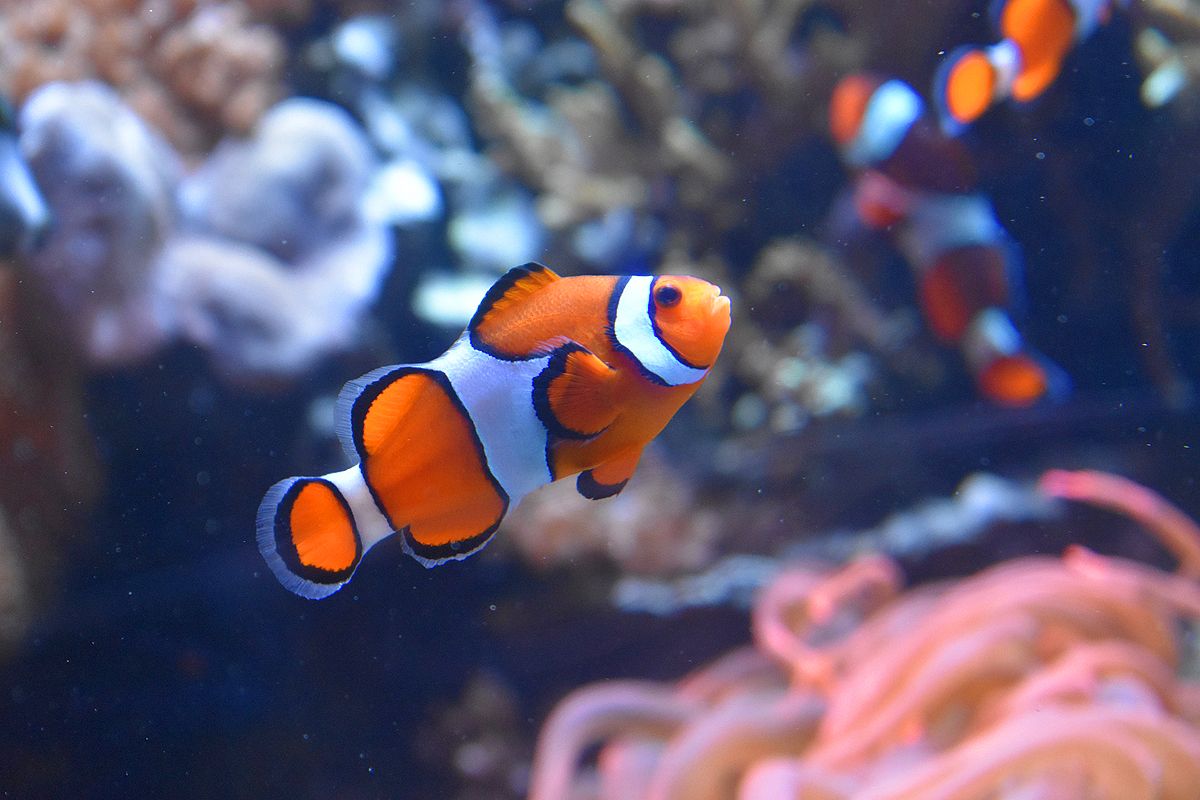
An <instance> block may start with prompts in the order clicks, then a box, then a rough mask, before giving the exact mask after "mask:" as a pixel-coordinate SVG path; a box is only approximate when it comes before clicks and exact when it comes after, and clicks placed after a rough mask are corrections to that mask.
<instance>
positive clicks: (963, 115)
mask: <svg viewBox="0 0 1200 800" xmlns="http://www.w3.org/2000/svg"><path fill="white" fill-rule="evenodd" d="M996 84H997V75H996V67H995V65H993V64H992V62H991V60H990V59H989V58H988V55H987V53H986V52H985V51H983V50H981V49H979V48H976V47H960V48H958V49H957V50H955V51H954V52H952V53H951V54H950V55H949V57H948V58H947V59H946V60H945V61H944V62H942V64H941V66H940V67H938V71H937V76H936V78H935V79H934V90H933V94H934V101H935V104H936V106H937V109H938V114H939V115H940V116H941V118H942V125H943V127H944V128H945V129H946V130H947V132H948V133H951V134H956V133H959V132H961V131H962V129H963V128H965V127H966V126H967V125H970V124H971V123H972V122H974V121H975V120H977V119H979V117H981V116H983V112H985V111H987V110H988V107H989V106H991V104H992V101H993V100H994V99H995V96H996Z"/></svg>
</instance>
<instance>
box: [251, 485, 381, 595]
mask: <svg viewBox="0 0 1200 800" xmlns="http://www.w3.org/2000/svg"><path fill="white" fill-rule="evenodd" d="M257 528H258V549H259V551H260V552H262V555H263V558H264V559H266V562H267V565H268V566H270V568H271V571H272V572H273V573H275V577H276V578H278V579H279V582H280V583H282V584H283V585H284V586H285V587H286V588H288V589H290V590H291V591H293V592H295V593H296V594H298V595H300V596H301V597H307V598H309V599H312V600H319V599H321V598H323V597H328V596H329V595H331V594H333V593H334V592H336V591H337V590H338V589H340V588H341V587H342V584H344V583H346V581H348V580H350V577H351V576H352V575H353V574H354V570H355V569H356V568H357V567H358V563H359V561H361V560H362V555H363V542H362V537H361V536H360V534H359V531H358V526H357V525H356V524H355V520H354V514H353V512H352V511H351V509H350V504H349V503H348V502H347V501H346V498H345V496H344V495H343V494H342V492H341V490H340V489H338V487H337V486H336V485H334V484H333V483H332V482H331V481H329V480H327V479H326V478H288V479H287V480H283V481H280V482H279V483H277V484H275V485H274V486H272V487H271V488H270V490H269V491H268V492H267V494H266V496H265V497H264V498H263V501H262V503H261V504H260V505H259V507H258V526H257Z"/></svg>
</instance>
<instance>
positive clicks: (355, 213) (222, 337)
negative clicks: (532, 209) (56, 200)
mask: <svg viewBox="0 0 1200 800" xmlns="http://www.w3.org/2000/svg"><path fill="white" fill-rule="evenodd" d="M375 168H376V162H375V157H374V155H373V153H372V152H371V150H370V148H369V146H368V144H367V141H366V139H365V137H364V136H363V134H362V132H361V131H360V130H359V128H358V126H357V125H356V124H355V123H354V121H353V120H352V119H351V118H350V117H349V115H347V114H346V113H345V112H343V111H342V110H341V109H339V108H337V107H336V106H333V105H331V104H329V103H324V102H320V101H316V100H305V99H291V100H286V101H284V102H282V103H280V104H279V105H277V106H275V107H274V108H272V109H271V110H270V111H269V112H268V113H267V114H266V115H265V116H264V117H263V118H262V119H261V120H260V122H259V124H258V125H257V127H256V128H255V130H254V132H253V134H252V136H251V137H249V138H248V139H237V140H227V141H224V142H222V143H221V145H220V146H219V147H218V148H217V149H216V150H215V151H214V152H213V154H212V155H211V156H210V157H209V158H208V160H207V161H206V162H205V163H204V165H203V167H201V169H199V170H198V171H196V172H194V173H192V174H191V175H189V176H188V178H187V180H186V181H185V182H184V184H183V187H182V190H181V205H182V215H183V222H182V224H181V226H180V231H179V232H178V233H177V235H176V236H174V237H173V238H172V239H171V241H169V242H168V243H167V244H166V246H165V248H164V250H163V252H162V253H161V254H160V255H159V258H160V259H161V263H162V267H161V268H162V270H163V284H164V289H163V293H164V296H165V297H166V298H167V300H168V302H169V304H170V306H171V308H172V309H173V311H174V313H175V314H176V324H177V325H178V328H179V333H180V335H181V336H182V337H183V338H184V339H185V340H187V341H189V342H192V343H193V344H196V345H198V346H200V347H201V348H202V349H203V350H205V351H206V352H207V353H208V354H209V356H210V358H211V359H212V361H213V362H214V365H215V367H216V369H217V371H218V373H220V374H221V375H223V376H224V377H225V378H226V379H228V380H230V381H232V382H235V383H236V382H253V381H256V380H271V379H275V380H283V379H286V378H288V377H289V376H295V375H299V374H301V373H303V372H304V371H305V370H306V369H308V368H309V367H311V366H312V365H314V364H315V363H317V361H318V360H319V359H320V358H321V357H322V356H325V355H329V354H331V353H335V352H339V351H345V350H349V349H352V348H353V346H354V344H355V335H356V333H357V331H358V322H359V320H360V319H361V318H362V316H363V315H364V314H365V312H366V311H367V308H368V306H369V305H370V304H371V302H372V301H373V300H374V299H375V297H376V295H377V294H378V292H379V289H380V285H381V283H382V280H383V277H384V275H385V274H386V270H387V268H388V267H389V266H390V265H391V258H392V245H391V239H390V236H389V233H388V231H387V229H386V227H385V226H384V225H382V224H379V223H378V222H373V221H370V220H368V219H367V218H366V214H365V207H364V203H363V197H364V195H365V194H366V191H367V187H368V185H369V183H370V181H371V178H372V177H373V175H374V172H375ZM266 298H270V300H269V301H267V302H264V300H265V299H266Z"/></svg>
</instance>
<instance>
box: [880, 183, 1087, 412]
mask: <svg viewBox="0 0 1200 800" xmlns="http://www.w3.org/2000/svg"><path fill="white" fill-rule="evenodd" d="M896 243H897V246H898V248H899V250H900V252H901V253H903V254H904V257H905V259H906V260H907V261H908V262H909V264H910V265H912V267H913V269H914V271H915V273H916V276H917V282H918V291H919V294H920V302H921V310H922V312H923V315H924V317H925V321H926V324H927V325H928V326H929V329H930V330H931V331H933V334H934V336H936V337H937V338H938V339H939V340H940V341H941V342H943V343H944V344H948V345H957V346H958V348H959V350H960V351H961V352H962V354H963V359H964V360H965V361H966V364H967V368H968V370H969V371H970V372H971V374H972V375H973V376H974V378H975V384H976V386H977V387H978V389H979V392H980V394H982V395H983V396H984V397H986V398H988V399H989V400H991V401H992V402H993V403H996V404H998V405H1002V406H1010V407H1022V406H1029V405H1032V404H1033V403H1036V402H1037V401H1039V400H1041V399H1043V398H1044V397H1052V398H1059V397H1061V396H1062V395H1064V394H1065V393H1066V391H1067V387H1068V384H1069V381H1068V380H1067V378H1066V375H1065V373H1063V371H1062V370H1061V368H1060V367H1058V366H1057V365H1055V364H1053V363H1051V362H1050V361H1049V359H1047V358H1046V357H1045V356H1043V355H1041V354H1040V353H1038V352H1036V351H1035V350H1033V349H1032V348H1030V347H1029V345H1028V344H1027V343H1026V341H1025V339H1024V337H1022V336H1021V334H1020V332H1019V331H1018V330H1017V328H1016V326H1015V325H1014V324H1013V322H1012V317H1011V316H1010V314H1009V311H1008V309H1009V308H1010V307H1011V306H1012V304H1013V294H1014V292H1013V284H1014V283H1015V282H1018V281H1016V280H1015V272H1016V269H1017V259H1018V256H1017V254H1016V249H1015V246H1014V245H1013V243H1012V241H1011V240H1010V239H1009V237H1008V234H1007V232H1006V231H1005V230H1004V228H1003V227H1002V226H1001V225H1000V223H999V222H998V221H997V220H996V214H995V211H994V210H993V209H992V204H991V203H990V202H989V201H988V199H987V198H986V197H984V196H983V195H982V194H978V193H975V194H963V195H953V194H921V195H918V196H916V197H914V198H912V199H910V201H909V205H908V210H907V213H906V215H905V217H904V219H903V222H902V223H901V224H900V225H899V226H898V227H897V237H896Z"/></svg>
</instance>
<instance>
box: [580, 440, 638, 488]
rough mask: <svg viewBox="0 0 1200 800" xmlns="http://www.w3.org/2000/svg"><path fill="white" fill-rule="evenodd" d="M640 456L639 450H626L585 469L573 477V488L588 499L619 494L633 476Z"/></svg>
mask: <svg viewBox="0 0 1200 800" xmlns="http://www.w3.org/2000/svg"><path fill="white" fill-rule="evenodd" d="M641 458H642V451H641V450H627V451H625V452H624V453H622V454H621V455H619V456H615V457H613V458H610V459H609V460H608V461H605V462H604V463H603V464H600V465H599V466H596V467H592V468H591V469H585V470H584V471H583V472H581V473H579V477H578V478H576V479H575V488H576V490H578V492H579V493H580V494H581V495H583V496H584V497H586V498H587V499H589V500H603V499H604V498H606V497H613V496H614V495H617V494H620V492H621V490H622V489H624V488H625V484H627V483H628V482H629V479H630V478H631V477H633V473H634V471H635V470H636V469H637V465H638V461H640V460H641Z"/></svg>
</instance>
